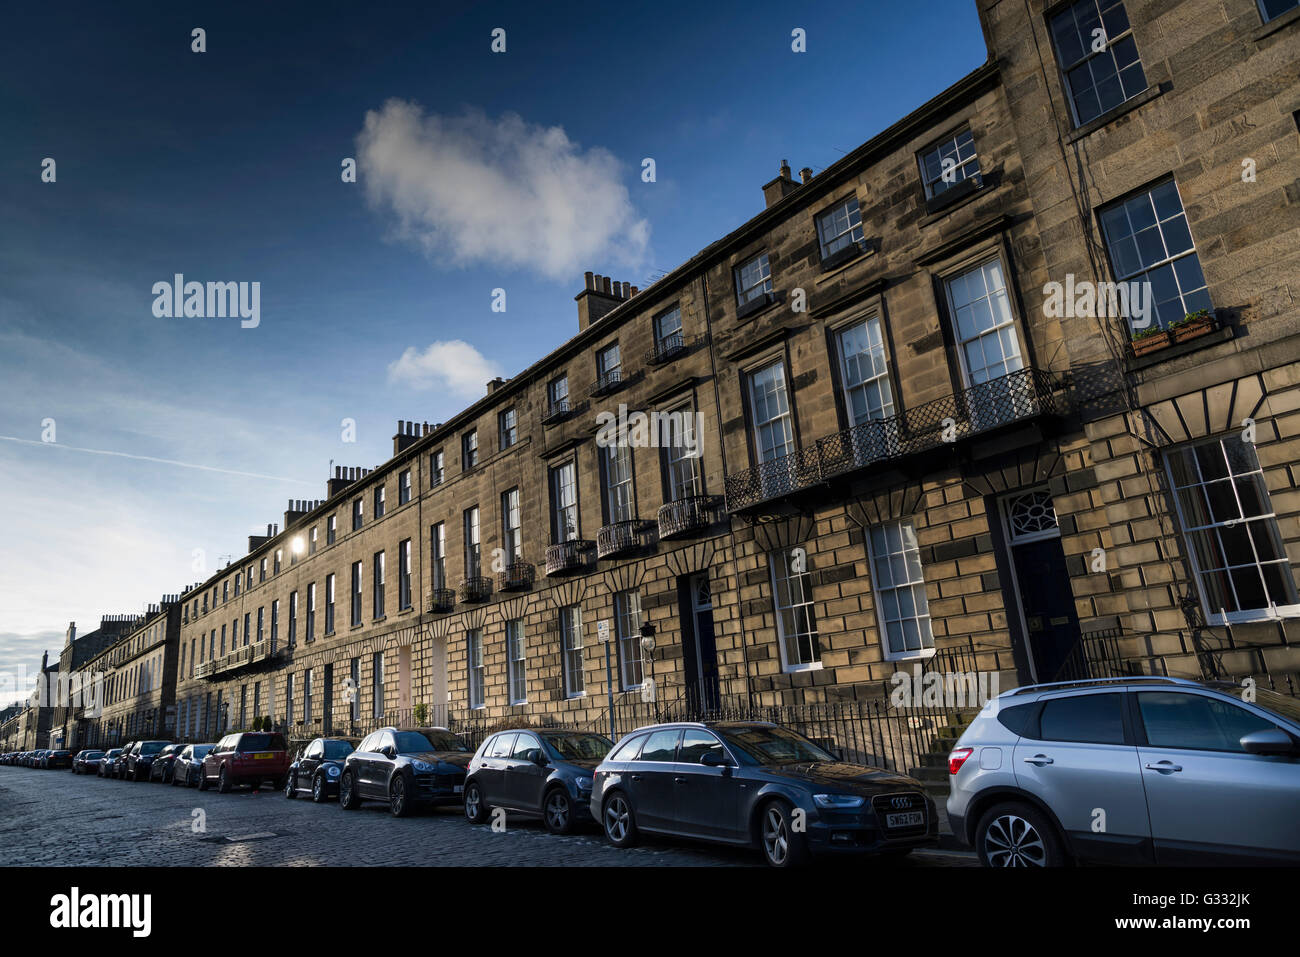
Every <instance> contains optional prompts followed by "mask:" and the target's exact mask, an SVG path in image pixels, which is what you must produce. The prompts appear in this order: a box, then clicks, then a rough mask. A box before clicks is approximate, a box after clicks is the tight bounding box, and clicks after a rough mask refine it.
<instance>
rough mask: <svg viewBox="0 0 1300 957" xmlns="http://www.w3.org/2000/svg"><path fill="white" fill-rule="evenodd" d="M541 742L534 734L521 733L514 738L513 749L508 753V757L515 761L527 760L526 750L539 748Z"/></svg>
mask: <svg viewBox="0 0 1300 957" xmlns="http://www.w3.org/2000/svg"><path fill="white" fill-rule="evenodd" d="M541 746H542V742H540V741H538V740H537V738H536V736H535V735H531V734H527V733H521V734H520V735H519V737H518V738H516V739H515V749H514V750H513V751H512V752H511V753H510V757H512V758H514V759H515V760H516V761H527V760H528V752H529V751H531V750H532V749H533V748H540V747H541Z"/></svg>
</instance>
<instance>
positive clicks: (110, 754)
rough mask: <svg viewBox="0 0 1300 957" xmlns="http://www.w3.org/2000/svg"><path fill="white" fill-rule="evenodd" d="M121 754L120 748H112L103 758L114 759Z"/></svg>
mask: <svg viewBox="0 0 1300 957" xmlns="http://www.w3.org/2000/svg"><path fill="white" fill-rule="evenodd" d="M121 753H122V749H121V748H114V749H113V750H112V751H110V752H108V754H106V755H104V757H106V758H115V757H117V756H118V755H119V754H121Z"/></svg>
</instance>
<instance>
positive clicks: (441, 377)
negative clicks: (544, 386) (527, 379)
mask: <svg viewBox="0 0 1300 957" xmlns="http://www.w3.org/2000/svg"><path fill="white" fill-rule="evenodd" d="M499 375H501V371H500V367H499V366H498V365H497V364H496V363H495V362H493V361H491V360H490V359H488V358H487V357H486V356H484V355H483V353H481V352H479V351H478V350H477V349H475V348H474V347H473V346H471V345H470V344H469V343H468V342H465V341H463V340H461V339H452V340H451V341H450V342H435V343H432V344H431V345H430V346H429V347H428V348H427V349H424V350H420V349H417V348H415V346H410V347H408V348H407V350H406V351H405V352H403V353H402V355H401V358H399V359H398V360H397V361H396V362H392V363H390V364H389V366H388V381H389V382H392V383H395V384H398V385H406V386H410V387H411V388H413V389H432V388H435V387H437V388H440V389H442V390H443V391H445V392H450V393H452V394H453V395H455V396H457V397H459V398H467V399H477V398H479V397H480V396H481V395H483V394H484V393H485V391H486V388H487V383H488V381H489V380H491V379H495V378H496V377H497V376H499Z"/></svg>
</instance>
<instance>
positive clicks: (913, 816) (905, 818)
mask: <svg viewBox="0 0 1300 957" xmlns="http://www.w3.org/2000/svg"><path fill="white" fill-rule="evenodd" d="M924 823H925V815H924V814H922V813H921V812H920V811H908V812H907V813H905V814H886V815H885V827H918V826H920V825H922V824H924Z"/></svg>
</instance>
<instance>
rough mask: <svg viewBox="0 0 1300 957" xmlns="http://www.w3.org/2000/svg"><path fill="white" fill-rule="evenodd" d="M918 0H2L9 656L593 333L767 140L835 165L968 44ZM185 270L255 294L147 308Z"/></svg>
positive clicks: (0, 199) (957, 60)
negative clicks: (497, 46) (634, 2)
mask: <svg viewBox="0 0 1300 957" xmlns="http://www.w3.org/2000/svg"><path fill="white" fill-rule="evenodd" d="M924 9H925V11H926V13H927V16H925V17H924V18H921V17H917V16H916V15H915V12H914V11H915V10H917V8H916V7H914V6H913V5H911V4H901V3H893V2H889V3H886V2H862V3H857V4H851V5H850V4H829V3H827V4H820V3H811V4H804V5H796V6H791V5H789V4H778V3H765V2H750V3H744V4H739V3H737V4H684V3H683V4H672V3H667V4H653V5H644V6H637V7H627V6H624V5H614V4H591V5H586V6H584V5H578V4H560V5H556V4H522V3H520V4H512V3H490V4H489V3H481V4H468V5H467V4H463V3H458V4H450V3H419V4H409V5H407V4H382V3H380V4H346V5H344V4H339V5H331V4H319V3H316V4H311V5H310V6H306V5H304V6H301V7H297V6H295V5H293V4H288V3H284V4H281V3H277V4H261V3H259V4H240V3H232V4H221V5H217V4H196V5H188V4H187V5H183V6H182V5H178V4H163V3H130V4H101V3H94V4H89V3H88V4H82V5H77V4H59V5H58V6H57V10H58V12H57V13H56V12H54V11H53V10H50V9H40V8H39V7H37V6H35V5H22V6H19V5H8V6H7V7H6V8H5V9H4V11H3V13H0V79H2V80H3V82H0V116H2V117H3V121H4V128H5V135H4V136H3V137H0V437H3V438H0V488H3V489H4V490H5V492H6V493H7V494H5V495H3V496H0V501H3V506H0V507H2V508H3V510H4V512H3V514H2V515H0V542H3V544H2V545H0V670H9V671H13V670H15V669H17V668H19V667H21V666H26V667H27V668H28V669H32V668H34V667H35V665H36V664H37V663H38V662H39V659H40V653H41V651H42V650H43V649H45V648H49V649H50V650H51V653H52V654H53V653H57V649H58V648H59V646H60V645H61V643H62V635H63V632H64V629H65V628H66V626H67V622H68V621H71V620H76V621H77V622H78V627H79V629H80V630H81V631H82V632H85V631H88V630H90V629H91V628H93V627H94V626H95V624H97V622H98V616H99V615H100V614H101V613H119V612H128V611H135V610H138V609H139V608H140V607H141V606H142V605H144V604H145V603H148V602H154V601H157V600H158V598H159V596H160V595H161V594H163V593H164V592H174V591H179V590H181V589H182V588H183V587H185V586H187V585H188V584H190V583H192V582H194V581H197V580H202V579H203V578H205V577H206V576H207V575H208V574H211V572H212V571H214V570H215V569H216V568H217V567H219V565H223V564H224V563H225V559H226V556H238V555H239V554H240V553H241V552H242V551H243V550H244V547H245V545H246V537H247V535H248V534H249V533H250V532H252V531H255V530H256V529H257V528H258V527H259V526H265V525H266V524H267V523H268V522H273V521H278V520H279V519H280V515H281V513H282V512H283V510H284V507H285V502H286V500H287V499H289V498H317V497H320V496H321V495H322V493H323V490H324V483H325V479H326V476H327V469H328V463H329V461H330V459H334V460H335V462H336V464H342V465H367V466H373V465H376V464H378V463H380V462H382V461H384V460H385V459H386V458H387V456H388V454H389V453H390V451H391V436H392V433H393V431H394V427H395V424H396V421H397V420H398V419H405V418H410V419H417V420H428V421H430V422H432V421H441V420H443V419H445V418H447V417H448V416H450V415H452V414H453V413H455V412H456V411H458V410H459V409H461V408H463V407H464V406H465V405H466V404H467V403H468V402H469V401H470V400H472V399H473V398H476V397H477V396H478V395H480V394H481V393H482V391H483V385H484V383H485V382H486V380H487V378H490V377H491V375H492V374H497V373H499V374H503V375H507V376H509V375H513V374H514V373H516V372H518V371H519V370H521V369H523V368H524V367H526V366H527V365H529V364H531V363H532V362H533V361H535V360H536V359H537V358H538V357H540V356H541V355H543V354H545V353H546V352H547V351H549V350H550V349H552V348H554V347H555V346H557V345H558V344H560V343H561V342H563V341H564V340H565V339H566V338H568V337H569V336H571V335H572V334H573V333H574V332H576V330H577V322H576V310H575V306H574V303H573V296H574V295H575V294H576V293H577V292H578V290H579V289H580V288H581V285H582V272H583V270H586V269H590V270H593V271H595V272H597V273H603V274H606V275H611V276H613V277H615V278H617V279H621V280H627V281H629V282H631V283H633V284H635V285H641V286H644V285H646V284H647V282H648V280H650V279H651V278H653V277H654V276H655V275H657V274H659V273H661V272H665V271H668V270H670V269H672V268H673V267H674V266H676V265H678V264H679V263H681V262H682V261H684V260H685V259H687V258H689V257H690V256H691V255H693V254H694V253H696V252H697V251H699V250H700V249H702V248H703V247H704V246H706V245H708V244H709V243H710V242H712V241H713V240H714V239H716V238H718V237H720V236H721V235H723V234H725V233H726V232H728V231H729V230H731V229H733V228H735V227H736V226H738V225H740V224H741V223H743V222H744V221H745V220H747V219H749V218H750V217H751V216H753V215H754V214H756V213H757V212H759V211H760V210H761V208H762V194H761V192H760V187H761V185H762V184H763V183H765V182H767V181H768V180H769V179H771V178H772V177H773V176H774V175H775V174H776V169H777V166H778V164H779V162H780V160H781V159H782V158H786V159H789V161H790V163H791V165H792V167H793V168H794V169H795V170H798V169H799V168H800V167H802V166H805V165H806V166H811V167H813V168H814V169H815V170H820V169H822V168H824V167H826V166H828V165H830V164H831V163H833V162H834V161H835V160H836V159H837V158H839V157H840V156H841V155H843V152H847V151H848V150H851V149H852V148H853V147H854V146H856V145H858V144H859V143H861V142H862V141H864V140H865V139H867V138H869V137H870V136H871V135H873V134H874V133H877V132H879V131H880V130H882V129H884V128H885V127H887V126H888V125H890V124H891V123H893V122H894V121H895V120H897V119H899V118H900V117H902V116H903V115H904V114H906V113H907V112H909V111H910V110H912V109H914V108H915V107H916V106H918V105H920V104H921V103H923V102H924V101H925V100H927V99H929V98H930V97H931V96H933V95H934V94H936V93H938V92H939V91H941V90H942V89H944V88H945V87H947V86H948V85H950V84H951V83H952V82H954V81H955V80H957V79H958V78H960V77H961V76H963V75H964V74H966V73H967V72H969V71H970V70H972V69H974V68H975V67H977V66H978V65H979V64H980V63H982V62H983V61H984V59H985V51H984V45H983V39H982V35H981V32H980V28H979V23H978V19H977V17H976V11H975V4H974V2H973V0H938V2H936V3H931V4H928V5H926V7H925V8H924ZM194 27H202V28H204V30H205V31H206V44H207V50H206V52H204V53H195V52H192V51H191V43H192V40H191V30H192V29H193V28H194ZM497 27H500V28H503V29H504V30H505V31H506V35H505V36H506V52H505V53H504V54H494V53H492V52H491V50H490V44H491V39H492V38H491V32H492V30H493V29H494V28H497ZM796 27H798V28H802V29H804V30H805V31H806V34H807V48H808V52H806V53H803V54H796V53H793V52H792V51H791V48H790V45H791V31H792V30H793V29H795V28H796ZM46 157H50V158H52V159H54V160H55V163H56V175H57V179H56V181H55V182H54V183H43V182H42V181H41V176H40V174H41V164H42V161H43V160H44V159H45V158H46ZM345 157H355V158H357V159H358V161H359V164H360V173H359V179H358V182H357V183H343V182H342V181H341V179H340V163H341V161H342V160H343V158H345ZM645 157H652V158H653V159H654V160H655V164H656V172H657V181H656V182H654V183H644V182H642V181H641V176H640V173H641V162H642V159H643V158H645ZM175 273H182V274H184V275H185V277H186V279H187V280H198V281H204V282H206V281H245V282H253V281H256V282H259V283H260V284H261V323H260V325H259V326H258V327H257V328H256V329H242V328H240V324H239V322H238V320H234V319H195V318H157V317H155V316H154V314H153V311H152V305H153V299H154V296H153V293H152V288H153V285H154V283H156V282H159V281H170V280H171V279H172V276H173V275H174V274H175ZM498 287H499V288H503V289H505V290H506V294H507V310H506V312H505V313H494V312H492V311H491V309H490V306H491V295H492V290H493V289H495V288H498ZM461 342H463V343H466V344H467V345H468V347H470V348H469V349H468V350H467V349H466V347H465V346H461V345H448V344H449V343H452V344H454V343H461ZM408 350H409V352H408ZM404 355H406V357H407V358H406V359H405V360H404V361H401V362H399V360H401V359H402V357H403V356H404ZM345 417H347V418H352V419H354V420H355V421H356V423H357V441H356V443H355V444H346V443H344V442H342V441H341V428H340V422H341V420H342V419H344V418H345ZM46 419H53V420H54V423H55V429H56V432H55V439H56V441H55V442H53V443H44V442H42V441H41V438H42V422H43V420H46ZM84 450H96V451H84ZM105 452H112V453H122V454H113V455H109V454H102V453H105ZM132 456H134V457H132ZM157 460H164V461H157ZM170 463H184V464H170ZM196 550H201V559H202V561H201V562H199V563H198V564H196V559H195V555H196ZM3 697H4V688H3V687H2V686H0V699H2V698H3Z"/></svg>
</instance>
